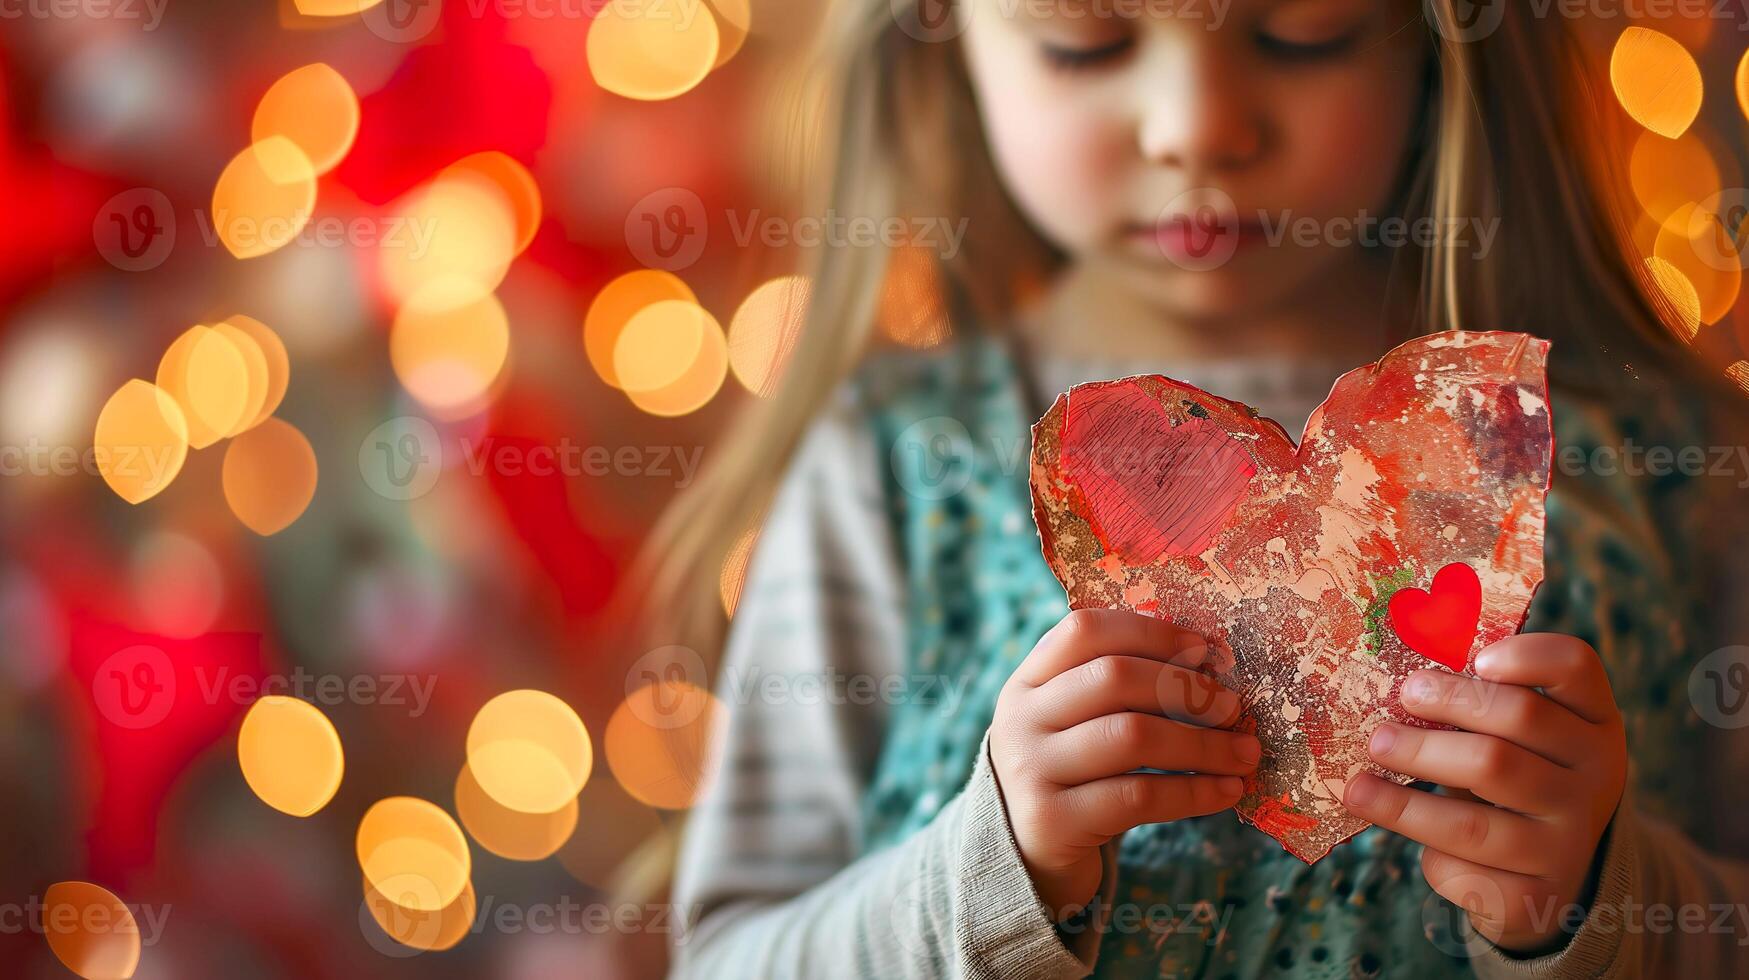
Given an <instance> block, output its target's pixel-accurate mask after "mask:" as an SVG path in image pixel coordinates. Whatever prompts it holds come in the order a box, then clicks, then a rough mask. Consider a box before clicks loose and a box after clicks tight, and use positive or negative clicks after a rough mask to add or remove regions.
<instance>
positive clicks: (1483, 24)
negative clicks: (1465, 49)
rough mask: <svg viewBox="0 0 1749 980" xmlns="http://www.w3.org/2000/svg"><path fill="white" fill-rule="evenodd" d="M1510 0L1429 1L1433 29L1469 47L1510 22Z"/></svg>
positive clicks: (1447, 38) (1448, 38) (1440, 34)
mask: <svg viewBox="0 0 1749 980" xmlns="http://www.w3.org/2000/svg"><path fill="white" fill-rule="evenodd" d="M1507 2H1508V0H1450V2H1449V3H1441V2H1440V0H1429V2H1428V4H1427V6H1428V8H1429V13H1430V14H1431V16H1430V17H1429V18H1428V19H1429V20H1431V21H1433V29H1434V30H1436V31H1438V32H1439V36H1440V37H1443V38H1445V39H1446V40H1448V41H1453V42H1455V43H1458V44H1469V43H1470V42H1472V41H1480V40H1481V39H1483V38H1485V37H1487V36H1489V35H1490V34H1493V33H1494V32H1495V31H1497V30H1499V29H1500V24H1501V23H1502V22H1503V21H1505V20H1506V4H1507Z"/></svg>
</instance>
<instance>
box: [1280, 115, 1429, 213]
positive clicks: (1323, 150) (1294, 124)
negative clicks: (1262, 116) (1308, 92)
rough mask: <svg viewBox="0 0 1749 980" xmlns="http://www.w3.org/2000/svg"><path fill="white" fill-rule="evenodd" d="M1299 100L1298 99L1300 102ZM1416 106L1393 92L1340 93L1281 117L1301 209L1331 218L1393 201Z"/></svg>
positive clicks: (1373, 209)
mask: <svg viewBox="0 0 1749 980" xmlns="http://www.w3.org/2000/svg"><path fill="white" fill-rule="evenodd" d="M1296 101H1298V100H1296ZM1414 109H1415V105H1414V103H1413V102H1412V101H1411V100H1410V99H1409V98H1408V97H1407V96H1406V95H1398V94H1397V93H1395V92H1393V93H1391V95H1390V96H1388V97H1386V98H1380V97H1379V95H1378V90H1377V89H1376V88H1374V89H1372V90H1371V91H1367V90H1364V89H1363V90H1355V91H1350V90H1348V89H1347V87H1344V88H1343V90H1341V91H1336V92H1332V93H1329V94H1327V95H1319V96H1317V97H1316V98H1310V99H1305V100H1304V101H1303V102H1302V103H1301V105H1300V107H1299V108H1298V110H1297V111H1290V112H1283V113H1281V114H1279V115H1278V116H1277V118H1278V119H1280V120H1283V121H1284V123H1285V124H1286V125H1287V126H1288V127H1289V128H1288V130H1287V132H1286V134H1285V136H1286V138H1285V139H1284V140H1283V143H1284V145H1285V147H1286V151H1287V153H1288V154H1289V158H1290V162H1291V166H1289V167H1286V168H1285V170H1286V173H1287V176H1288V183H1289V184H1290V185H1291V186H1293V187H1296V188H1298V189H1299V193H1298V194H1296V195H1294V196H1295V197H1297V198H1299V200H1298V203H1297V207H1299V208H1302V209H1306V210H1314V211H1320V212H1324V213H1325V214H1327V215H1331V216H1340V217H1355V216H1357V213H1358V212H1359V211H1360V210H1362V209H1365V210H1368V211H1371V212H1373V213H1375V214H1376V213H1377V211H1378V209H1380V208H1382V207H1384V206H1386V205H1387V204H1389V199H1390V196H1391V193H1392V192H1393V191H1394V190H1395V189H1396V186H1397V179H1398V177H1399V175H1400V174H1401V172H1402V168H1403V165H1404V162H1405V155H1406V154H1407V152H1408V145H1409V132H1410V129H1411V127H1412V122H1413V115H1414Z"/></svg>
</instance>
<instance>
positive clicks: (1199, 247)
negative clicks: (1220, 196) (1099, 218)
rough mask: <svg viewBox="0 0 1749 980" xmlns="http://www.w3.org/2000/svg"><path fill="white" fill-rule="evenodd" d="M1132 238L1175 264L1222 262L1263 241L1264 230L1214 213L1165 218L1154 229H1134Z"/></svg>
mask: <svg viewBox="0 0 1749 980" xmlns="http://www.w3.org/2000/svg"><path fill="white" fill-rule="evenodd" d="M1129 237H1131V238H1133V239H1136V240H1139V241H1140V242H1141V243H1143V244H1144V246H1152V247H1153V248H1154V250H1156V251H1157V252H1158V253H1159V254H1160V255H1163V256H1165V257H1166V258H1168V259H1171V260H1172V261H1174V262H1184V263H1207V262H1219V261H1221V260H1222V259H1223V257H1224V256H1230V255H1232V254H1233V252H1235V251H1237V250H1238V249H1241V248H1245V247H1247V246H1250V245H1256V244H1259V243H1261V242H1262V241H1263V228H1262V226H1260V225H1258V224H1255V223H1253V222H1248V221H1243V220H1240V219H1239V218H1238V217H1236V216H1234V215H1222V214H1218V213H1216V212H1214V211H1212V210H1211V211H1208V212H1206V213H1204V214H1187V215H1178V216H1175V217H1169V218H1162V219H1161V220H1160V221H1159V222H1157V223H1155V224H1153V225H1135V226H1132V228H1131V229H1130V232H1129Z"/></svg>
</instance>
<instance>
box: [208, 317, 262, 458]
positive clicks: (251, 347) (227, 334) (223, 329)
mask: <svg viewBox="0 0 1749 980" xmlns="http://www.w3.org/2000/svg"><path fill="white" fill-rule="evenodd" d="M212 329H213V332H214V333H217V334H218V335H219V336H221V337H223V338H224V339H225V340H227V341H229V342H230V344H231V346H232V347H234V348H236V350H237V354H238V355H239V356H240V357H242V358H243V374H244V379H243V380H244V390H245V397H244V399H243V411H242V412H240V413H238V415H237V421H236V423H235V424H233V425H232V426H231V427H230V428H229V429H227V430H226V431H225V435H227V436H234V435H236V434H238V433H239V432H242V431H243V430H245V429H248V428H252V427H253V426H254V425H255V424H256V422H257V421H258V420H259V419H260V418H262V417H263V413H262V411H261V407H262V406H263V405H265V404H266V403H267V395H268V392H269V388H270V381H269V378H268V365H267V353H266V352H265V351H263V350H262V349H261V344H260V342H259V341H257V340H256V339H255V337H254V335H253V334H251V333H249V332H248V331H246V330H243V329H242V328H240V327H238V326H237V325H236V324H232V323H226V322H224V321H222V320H221V321H219V322H218V323H215V324H213V325H212Z"/></svg>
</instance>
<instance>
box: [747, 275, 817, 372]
mask: <svg viewBox="0 0 1749 980" xmlns="http://www.w3.org/2000/svg"><path fill="white" fill-rule="evenodd" d="M812 292H813V283H812V281H811V280H809V279H808V277H806V276H778V277H777V278H776V279H772V280H769V281H767V282H764V283H761V284H760V285H759V286H758V288H756V289H754V290H753V291H752V292H751V293H749V294H747V298H746V299H744V300H742V301H741V305H740V306H739V307H738V308H737V309H736V310H735V315H734V316H733V317H731V318H730V320H729V367H730V368H732V369H733V370H734V372H735V377H736V378H738V379H740V382H741V384H742V385H743V386H745V387H746V389H747V390H748V391H751V392H753V393H754V394H756V395H758V396H759V397H761V398H768V397H770V396H771V394H772V393H773V392H775V391H776V390H777V382H778V379H779V377H780V376H781V375H782V372H783V367H784V365H785V364H787V363H788V361H789V357H790V354H791V353H793V352H794V350H795V346H796V341H798V340H799V339H801V335H802V324H803V322H804V321H805V320H806V319H807V315H808V299H809V297H810V296H811V295H812Z"/></svg>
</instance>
